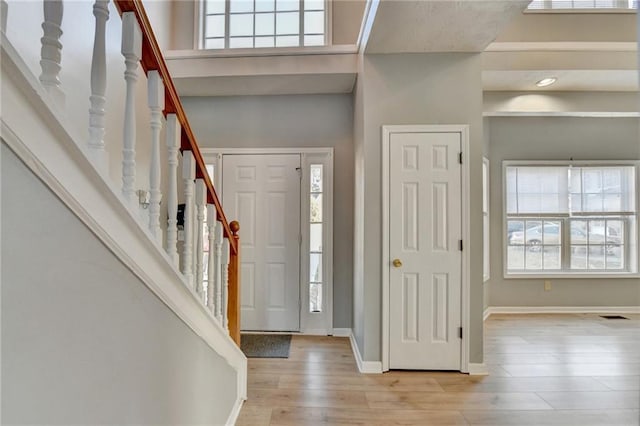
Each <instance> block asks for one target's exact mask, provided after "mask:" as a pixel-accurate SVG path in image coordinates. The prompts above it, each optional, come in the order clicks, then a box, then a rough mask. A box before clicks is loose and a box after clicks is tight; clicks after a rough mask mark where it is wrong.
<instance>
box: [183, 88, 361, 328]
mask: <svg viewBox="0 0 640 426" xmlns="http://www.w3.org/2000/svg"><path fill="white" fill-rule="evenodd" d="M182 102H183V105H184V108H185V111H186V113H187V116H188V118H189V122H190V123H191V128H192V129H193V131H194V132H195V135H196V138H197V140H198V144H199V145H200V146H201V147H206V148H216V147H217V148H284V147H287V148H309V147H333V148H334V182H335V184H334V198H333V205H334V213H333V270H334V273H333V274H334V275H333V322H334V324H333V326H334V327H336V328H345V327H351V319H352V310H351V306H352V300H353V298H352V292H353V290H352V280H353V278H352V277H353V262H352V259H353V242H352V239H351V235H352V229H353V166H352V165H353V142H352V126H353V112H352V110H353V103H352V100H351V95H299V96H238V97H193V98H182ZM231 219H232V220H233V218H231ZM240 226H242V224H240ZM240 238H242V229H241V230H240Z"/></svg>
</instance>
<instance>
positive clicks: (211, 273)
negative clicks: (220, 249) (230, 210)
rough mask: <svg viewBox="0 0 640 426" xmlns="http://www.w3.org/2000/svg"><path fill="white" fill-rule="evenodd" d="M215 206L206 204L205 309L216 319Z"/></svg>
mask: <svg viewBox="0 0 640 426" xmlns="http://www.w3.org/2000/svg"><path fill="white" fill-rule="evenodd" d="M216 216H217V214H216V206H215V205H214V204H207V230H208V232H207V237H208V239H209V241H208V243H209V256H208V257H207V300H206V303H207V308H208V309H209V311H210V312H211V313H212V314H213V315H214V316H215V317H216V318H217V315H216V311H217V308H215V305H214V301H215V298H216V295H215V291H216V290H215V288H216V284H217V281H216V271H215V268H216V265H215V259H214V250H215V249H214V246H215V239H216V235H215V233H216V223H217V220H216V219H217V217H216Z"/></svg>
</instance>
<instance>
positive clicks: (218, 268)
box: [213, 222, 224, 324]
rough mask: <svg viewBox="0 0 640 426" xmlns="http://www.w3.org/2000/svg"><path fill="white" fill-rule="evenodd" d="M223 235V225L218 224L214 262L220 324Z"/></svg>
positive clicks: (214, 246) (217, 316) (216, 302)
mask: <svg viewBox="0 0 640 426" xmlns="http://www.w3.org/2000/svg"><path fill="white" fill-rule="evenodd" d="M222 234H223V230H222V223H221V222H216V235H215V243H214V245H213V249H214V252H213V259H214V260H213V261H214V264H215V272H214V273H215V275H214V281H215V285H216V301H215V308H216V313H215V316H216V318H218V321H220V324H222V310H223V309H222V288H223V287H224V284H223V283H222V240H223V235H222Z"/></svg>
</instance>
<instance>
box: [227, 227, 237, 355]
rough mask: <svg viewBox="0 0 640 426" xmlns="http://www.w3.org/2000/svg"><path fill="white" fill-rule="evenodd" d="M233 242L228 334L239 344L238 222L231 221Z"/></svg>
mask: <svg viewBox="0 0 640 426" xmlns="http://www.w3.org/2000/svg"><path fill="white" fill-rule="evenodd" d="M229 228H231V232H233V236H231V237H230V238H233V240H234V242H235V251H231V257H230V259H229V280H228V287H229V289H228V298H227V301H228V303H227V304H228V306H229V308H228V309H229V314H228V315H229V334H230V335H231V338H232V339H233V340H234V341H235V342H236V344H238V345H240V235H238V231H240V224H239V223H238V222H237V221H235V220H234V221H233V222H231V223H230V224H229Z"/></svg>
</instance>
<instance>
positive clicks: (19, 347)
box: [1, 143, 236, 425]
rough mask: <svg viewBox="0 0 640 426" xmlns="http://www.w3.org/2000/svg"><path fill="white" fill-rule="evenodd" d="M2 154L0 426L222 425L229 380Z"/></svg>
mask: <svg viewBox="0 0 640 426" xmlns="http://www.w3.org/2000/svg"><path fill="white" fill-rule="evenodd" d="M1 154H2V175H1V178H2V186H1V188H2V313H1V320H2V379H1V380H2V381H1V384H2V402H1V403H2V410H1V411H2V419H1V421H2V423H4V424H118V425H125V424H131V425H133V424H167V425H174V424H213V425H223V424H224V423H225V421H226V419H227V417H228V416H229V413H230V411H231V407H232V406H233V404H234V402H235V400H234V398H235V394H236V373H235V371H234V370H233V369H232V368H231V367H229V366H228V364H227V363H226V362H225V361H224V360H223V359H222V358H220V357H219V356H218V355H217V354H216V353H215V352H214V351H213V350H212V349H211V348H210V347H209V346H208V345H207V344H206V343H205V342H204V341H203V340H201V339H200V338H199V337H198V336H197V335H196V334H194V333H193V331H192V330H191V329H190V328H188V327H187V326H186V325H185V324H184V323H183V322H182V321H181V320H180V319H179V318H178V317H177V316H176V315H175V314H174V313H173V312H172V311H171V310H170V309H169V308H168V307H167V306H166V305H164V304H163V303H162V302H161V301H160V300H159V299H158V298H157V297H156V296H155V295H154V294H153V293H152V292H151V291H150V290H149V289H148V288H147V287H146V286H145V285H144V284H143V283H142V282H141V281H139V280H138V279H137V278H136V277H135V276H134V275H133V273H132V272H131V271H129V270H128V269H127V268H126V267H125V266H124V265H122V263H120V261H119V260H118V259H117V258H116V257H115V256H114V255H113V254H112V253H111V252H110V251H109V250H108V249H107V248H106V247H105V246H103V245H102V243H101V242H100V241H99V240H98V239H97V238H96V237H95V236H94V235H93V234H92V233H91V232H90V231H89V229H87V228H86V227H85V226H84V224H83V223H82V222H80V220H79V219H78V218H77V217H76V216H74V215H73V214H72V213H71V211H69V210H68V209H67V208H66V206H65V205H63V204H62V202H61V201H60V200H59V199H58V198H56V197H55V195H53V193H51V192H50V191H49V190H48V188H46V187H45V186H44V184H42V182H40V181H39V180H38V179H37V178H36V177H35V176H34V175H33V174H32V173H31V172H30V171H29V170H28V169H27V168H26V166H24V164H23V163H22V162H20V160H19V159H18V158H17V157H16V156H15V155H14V154H13V153H12V152H11V151H10V150H9V149H8V148H7V147H6V145H5V144H4V143H3V144H2V150H1Z"/></svg>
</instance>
